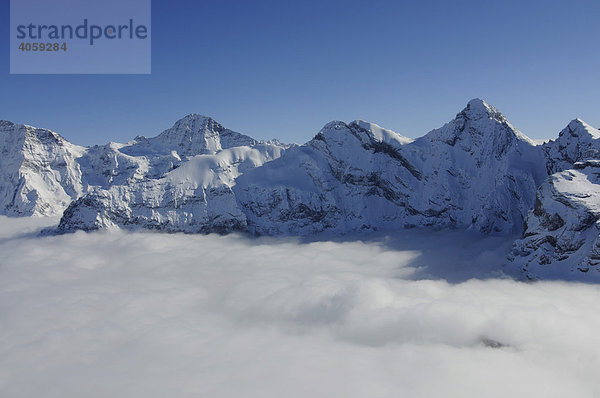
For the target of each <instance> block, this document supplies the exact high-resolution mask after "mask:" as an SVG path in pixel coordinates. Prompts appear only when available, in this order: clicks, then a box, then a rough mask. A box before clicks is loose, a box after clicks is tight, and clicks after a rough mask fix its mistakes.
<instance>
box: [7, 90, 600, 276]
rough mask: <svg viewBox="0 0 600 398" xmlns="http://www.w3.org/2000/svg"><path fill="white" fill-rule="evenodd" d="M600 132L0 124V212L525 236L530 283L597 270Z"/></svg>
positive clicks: (90, 226) (73, 218) (475, 105)
mask: <svg viewBox="0 0 600 398" xmlns="http://www.w3.org/2000/svg"><path fill="white" fill-rule="evenodd" d="M599 141H600V131H598V130H597V129H594V128H593V127H591V126H589V125H587V124H586V123H585V122H583V121H582V120H580V119H575V120H573V121H572V122H570V123H569V124H568V125H567V127H566V128H565V129H563V130H562V131H561V132H560V133H559V135H558V138H557V139H556V140H553V141H549V142H546V143H544V144H542V145H537V144H536V143H535V142H533V141H532V140H531V139H529V138H528V137H527V136H525V135H524V134H522V133H521V132H520V131H518V130H517V129H516V128H515V127H513V126H512V125H511V124H510V123H509V122H508V120H507V119H506V118H505V117H504V116H503V115H502V114H501V113H500V112H499V111H498V110H497V109H496V108H494V107H493V106H491V105H488V104H487V103H485V102H484V101H482V100H479V99H475V100H471V101H469V103H468V104H467V106H466V107H465V108H464V109H463V110H462V111H461V112H459V113H458V114H457V115H456V117H455V118H454V119H453V120H452V121H450V122H449V123H447V124H446V125H444V126H442V127H441V128H439V129H435V130H433V131H431V132H429V133H428V134H426V135H425V136H423V137H420V138H417V139H414V140H413V139H409V138H406V137H403V136H402V135H400V134H397V133H395V132H393V131H391V130H387V129H384V128H381V127H379V126H377V125H376V124H373V123H368V122H365V121H359V120H357V121H354V122H351V123H345V122H341V121H333V122H330V123H328V124H327V125H325V126H324V127H323V128H322V129H321V131H320V132H319V133H318V134H316V135H315V136H314V138H313V139H312V140H310V141H309V142H307V143H306V144H304V145H300V146H298V145H285V144H282V143H280V142H278V141H269V142H263V141H258V140H255V139H253V138H251V137H248V136H246V135H243V134H240V133H236V132H234V131H231V130H229V129H226V128H224V127H223V126H221V125H220V124H219V123H217V122H216V121H214V120H213V119H211V118H209V117H205V116H200V115H197V114H192V115H188V116H186V117H184V118H183V119H181V120H179V121H177V122H176V123H175V124H174V126H173V127H172V128H170V129H167V130H165V131H164V132H162V133H160V134H159V135H158V136H156V137H153V138H146V137H140V136H138V137H136V138H135V139H134V140H133V141H131V142H129V143H126V144H119V143H109V144H106V145H101V146H93V147H88V148H84V147H80V146H77V145H73V144H71V143H69V142H68V141H66V140H65V139H64V138H62V137H61V136H60V135H58V134H57V133H54V132H52V131H49V130H45V129H37V128H34V127H31V126H25V125H15V124H12V123H10V122H6V121H2V122H0V150H1V151H2V157H1V158H0V213H1V214H7V215H11V216H27V215H34V216H40V215H57V214H62V219H61V221H60V225H59V226H58V229H57V231H58V232H71V231H75V230H95V229H110V228H126V229H140V228H142V229H157V230H162V231H168V232H178V231H181V232H188V233H210V232H218V233H227V232H232V231H242V232H249V233H253V234H268V235H308V234H315V233H320V232H332V233H336V234H343V233H349V232H357V231H377V230H379V231H381V230H387V231H393V230H394V229H403V228H414V227H418V228H420V227H430V228H436V229H447V228H451V229H468V230H472V231H476V232H478V233H482V234H506V235H511V234H519V233H520V234H522V236H521V238H520V239H517V241H516V242H515V244H514V248H513V250H512V253H511V257H510V262H509V266H510V267H516V268H518V269H519V270H520V271H521V272H523V273H524V274H525V275H527V277H531V278H535V277H537V276H538V275H550V274H552V272H553V271H552V270H553V269H555V268H556V267H560V269H566V268H568V269H569V270H570V271H569V272H571V271H572V272H586V273H587V272H592V273H594V272H597V270H598V269H600V267H599V266H598V263H600V243H597V241H598V235H599V232H598V231H599V230H600V226H598V224H597V221H598V219H600V212H599V211H598V208H600V184H599V182H598V175H600V173H599V172H598V170H600V167H598V162H599V159H600V142H599Z"/></svg>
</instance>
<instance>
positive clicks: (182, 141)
mask: <svg viewBox="0 0 600 398" xmlns="http://www.w3.org/2000/svg"><path fill="white" fill-rule="evenodd" d="M257 142H258V141H256V140H255V139H253V138H251V137H248V136H246V135H243V134H239V133H236V132H234V131H231V130H229V129H226V128H225V127H223V126H222V125H220V124H219V123H217V122H216V121H215V120H214V119H212V118H210V117H207V116H202V115H199V114H196V113H192V114H189V115H187V116H185V117H183V118H182V119H179V120H178V121H177V122H175V124H174V125H173V127H171V128H170V129H167V130H165V131H163V132H162V133H160V134H159V135H158V137H155V138H151V139H150V140H149V143H150V145H151V146H153V147H154V148H155V149H156V148H159V149H164V150H167V151H169V152H170V151H171V150H175V151H177V153H178V154H179V155H185V156H194V155H198V154H208V153H216V152H218V151H220V150H222V149H226V148H232V147H236V146H250V145H254V144H256V143H257Z"/></svg>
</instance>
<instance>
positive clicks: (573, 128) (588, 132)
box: [558, 118, 600, 139]
mask: <svg viewBox="0 0 600 398" xmlns="http://www.w3.org/2000/svg"><path fill="white" fill-rule="evenodd" d="M565 135H568V136H571V137H576V138H580V137H589V138H590V139H598V138H600V130H598V129H595V128H594V127H592V126H590V125H589V124H587V123H586V122H584V121H583V120H581V119H580V118H576V119H573V120H571V122H569V124H568V125H567V127H565V128H564V129H563V130H562V131H561V132H560V133H558V136H559V138H560V137H563V136H565Z"/></svg>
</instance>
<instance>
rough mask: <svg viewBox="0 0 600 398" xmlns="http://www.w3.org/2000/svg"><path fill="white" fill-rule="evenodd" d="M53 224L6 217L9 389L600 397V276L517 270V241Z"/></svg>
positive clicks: (0, 265)
mask: <svg viewBox="0 0 600 398" xmlns="http://www.w3.org/2000/svg"><path fill="white" fill-rule="evenodd" d="M54 222H56V220H49V219H41V220H40V219H14V218H5V217H0V396H2V397H38V396H40V397H41V396H43V397H61V398H64V397H261V398H263V397H328V398H330V397H440V396H444V397H561V398H562V397H598V396H600V378H599V377H598V374H599V373H598V372H599V369H600V311H598V303H599V302H600V287H599V286H598V285H593V284H582V283H569V282H535V283H525V282H519V281H515V280H513V279H511V278H507V277H506V276H505V275H503V274H502V272H501V267H500V266H499V265H500V263H501V261H502V256H503V254H505V252H506V250H508V248H509V243H507V242H509V240H508V239H502V238H487V239H481V240H473V238H472V237H468V236H466V237H465V236H464V235H461V234H458V233H456V234H443V233H419V232H408V233H402V234H397V235H395V236H394V237H384V236H379V237H370V238H369V239H367V240H359V239H357V238H356V237H354V238H350V237H347V238H344V239H340V238H338V239H333V240H321V241H303V240H299V239H267V238H260V239H249V238H247V237H243V236H238V235H230V236H217V235H208V236H197V235H182V234H172V235H168V234H158V233H125V232H112V233H98V232H96V233H84V232H79V233H75V234H70V235H63V236H47V237H39V236H38V235H37V232H38V231H39V229H40V228H41V227H42V226H43V225H44V224H46V225H50V224H52V223H54ZM470 276H476V277H477V278H478V279H469V277H470Z"/></svg>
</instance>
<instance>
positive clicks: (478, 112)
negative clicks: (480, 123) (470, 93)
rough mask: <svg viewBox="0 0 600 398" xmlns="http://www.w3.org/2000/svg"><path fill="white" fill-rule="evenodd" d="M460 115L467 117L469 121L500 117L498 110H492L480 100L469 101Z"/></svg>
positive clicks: (492, 108)
mask: <svg viewBox="0 0 600 398" xmlns="http://www.w3.org/2000/svg"><path fill="white" fill-rule="evenodd" d="M460 114H464V115H466V116H468V117H469V119H480V118H482V117H495V116H498V115H500V116H501V115H502V114H501V113H500V112H499V111H498V109H496V108H494V107H493V106H491V105H490V104H488V103H487V102H485V101H484V100H482V99H480V98H473V99H472V100H470V101H469V102H468V103H467V106H466V107H465V109H463V110H462V111H461V113H460Z"/></svg>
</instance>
